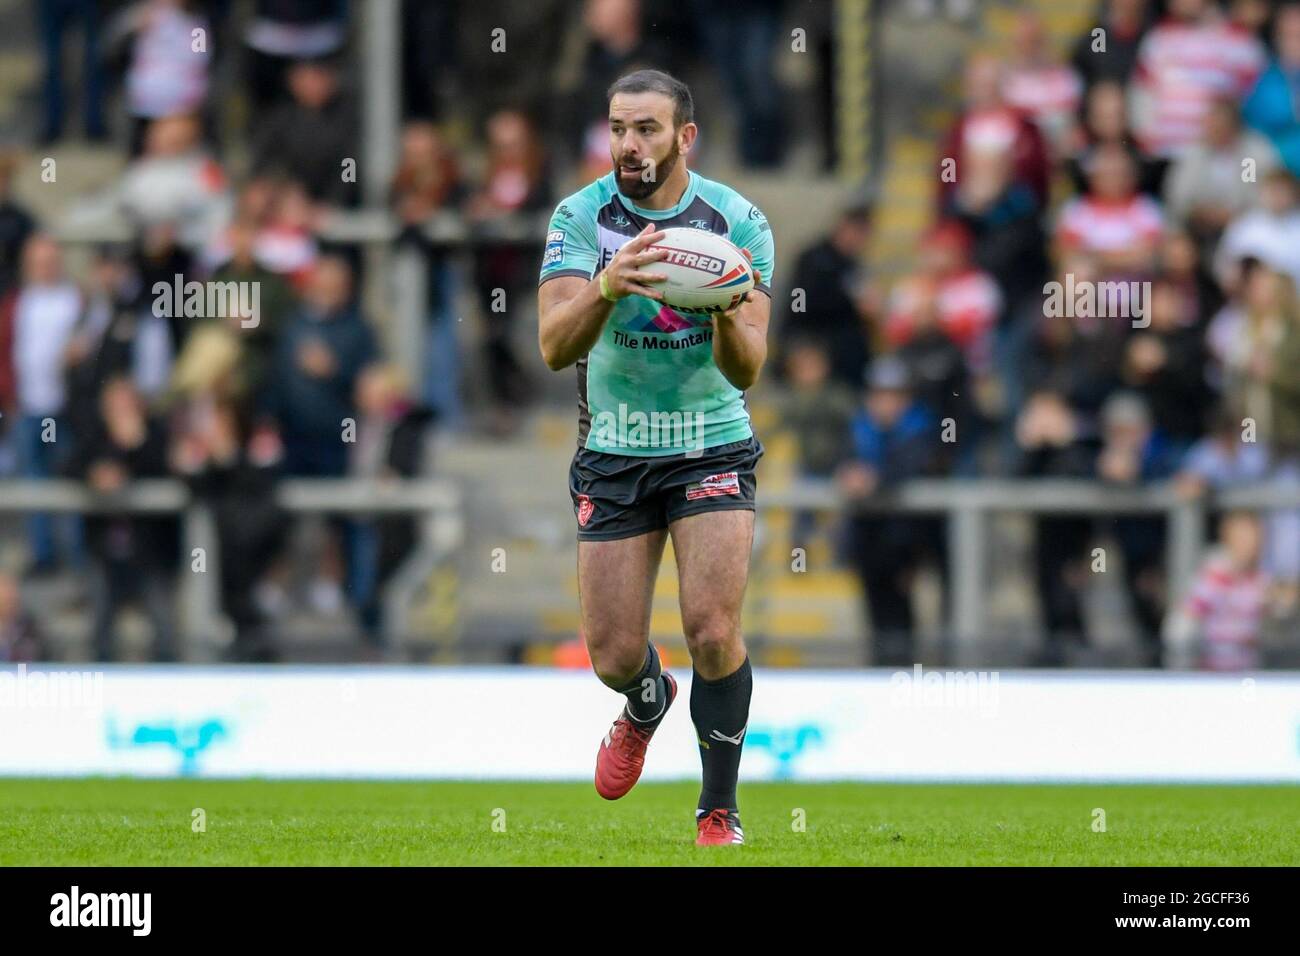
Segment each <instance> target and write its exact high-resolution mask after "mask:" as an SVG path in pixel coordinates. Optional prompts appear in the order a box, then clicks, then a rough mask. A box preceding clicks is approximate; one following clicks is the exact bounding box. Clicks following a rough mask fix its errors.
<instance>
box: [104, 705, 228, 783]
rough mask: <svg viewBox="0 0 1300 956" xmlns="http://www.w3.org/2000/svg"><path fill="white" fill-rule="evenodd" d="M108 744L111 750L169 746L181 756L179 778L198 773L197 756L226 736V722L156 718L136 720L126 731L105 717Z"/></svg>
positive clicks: (217, 719)
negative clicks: (120, 729)
mask: <svg viewBox="0 0 1300 956" xmlns="http://www.w3.org/2000/svg"><path fill="white" fill-rule="evenodd" d="M106 730H107V733H108V746H109V747H110V748H111V749H113V750H129V749H130V748H132V747H152V746H158V745H161V746H164V747H171V748H172V749H173V750H175V751H176V752H177V753H178V754H179V755H180V758H181V765H180V768H179V771H180V774H181V776H183V777H189V776H193V775H194V774H195V773H197V772H198V769H199V768H198V760H199V755H200V754H201V753H203V751H205V750H207V749H208V748H209V747H211V746H212V745H213V744H214V743H216V742H217V741H218V740H224V739H227V738H229V737H230V733H231V728H230V725H229V724H228V723H227V722H226V721H224V720H222V719H221V718H219V717H209V718H208V719H207V720H200V721H195V722H192V723H181V722H180V721H177V720H159V721H154V722H152V723H139V724H136V725H135V727H134V728H132V729H131V730H130V731H128V732H125V733H121V732H119V730H118V726H117V721H116V720H114V719H113V718H112V717H110V718H108V724H107V727H106Z"/></svg>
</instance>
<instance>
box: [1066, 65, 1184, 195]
mask: <svg viewBox="0 0 1300 956" xmlns="http://www.w3.org/2000/svg"><path fill="white" fill-rule="evenodd" d="M1083 109H1084V115H1083V122H1082V124H1081V125H1080V126H1079V128H1078V129H1079V140H1078V143H1077V144H1076V147H1075V152H1074V155H1073V156H1072V157H1071V158H1070V160H1069V162H1068V163H1067V164H1066V165H1067V169H1068V170H1069V173H1070V179H1071V181H1072V183H1073V185H1074V189H1075V191H1076V192H1080V193H1084V192H1087V191H1088V173H1087V171H1088V170H1089V169H1090V168H1091V166H1092V159H1093V156H1094V155H1095V154H1096V152H1097V151H1098V150H1100V149H1104V148H1105V147H1107V146H1119V147H1122V148H1123V150H1124V151H1125V152H1126V153H1128V156H1129V159H1130V160H1132V162H1133V167H1134V169H1136V170H1137V188H1138V192H1141V193H1145V194H1147V195H1148V196H1151V197H1152V198H1153V199H1158V198H1160V192H1161V189H1162V184H1163V182H1164V177H1165V170H1166V167H1167V166H1168V165H1169V164H1168V161H1167V160H1164V159H1159V158H1156V157H1152V156H1147V155H1146V154H1144V153H1143V152H1142V151H1141V150H1140V149H1139V148H1138V144H1137V137H1136V136H1135V135H1134V134H1133V131H1132V130H1131V129H1130V128H1129V123H1128V97H1127V94H1126V93H1125V92H1124V87H1123V86H1121V85H1120V84H1119V83H1114V82H1110V81H1103V82H1101V83H1098V84H1096V85H1095V86H1093V87H1091V88H1090V89H1089V90H1088V96H1087V99H1086V100H1085V101H1084V107H1083Z"/></svg>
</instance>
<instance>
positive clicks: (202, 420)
mask: <svg viewBox="0 0 1300 956" xmlns="http://www.w3.org/2000/svg"><path fill="white" fill-rule="evenodd" d="M179 417H180V421H181V422H182V425H181V427H180V429H179V432H178V435H177V439H176V441H175V443H174V445H173V448H172V453H171V460H172V467H173V469H174V470H175V472H176V473H177V474H179V475H181V476H182V477H184V478H185V479H186V480H187V481H188V483H189V485H190V487H191V489H192V490H193V492H194V495H195V496H196V497H197V498H198V499H199V500H201V501H202V502H204V503H205V504H206V505H207V506H208V507H209V508H210V509H211V510H212V516H213V520H214V522H215V524H216V531H217V545H218V547H219V548H220V549H221V583H220V588H221V609H222V611H223V612H224V613H225V615H226V616H227V617H228V618H230V621H231V623H232V624H233V625H234V628H235V639H234V642H233V644H232V645H231V647H230V650H229V652H228V655H227V656H228V658H229V659H230V660H232V661H249V662H260V663H264V662H269V661H274V660H276V659H277V658H278V653H277V651H276V649H275V645H274V641H273V638H272V635H271V633H270V631H269V630H268V629H267V627H266V618H265V615H264V613H263V611H262V609H261V607H260V606H259V602H258V600H257V594H258V593H259V591H258V585H259V583H260V582H261V581H262V580H263V579H264V578H265V577H266V575H267V572H268V571H269V569H270V568H271V566H272V564H273V563H274V562H275V560H276V558H277V557H278V556H279V554H280V552H281V549H282V548H283V547H284V542H285V538H286V535H287V531H288V519H287V517H286V515H285V514H284V512H283V511H282V510H281V509H280V507H279V505H278V504H277V503H276V499H275V483H276V480H277V478H278V477H279V474H280V466H281V464H282V461H283V447H282V445H281V443H280V439H279V436H278V435H276V433H275V431H274V429H272V428H270V427H269V426H268V425H266V424H262V425H253V424H252V421H251V419H250V418H249V417H248V416H247V415H246V414H245V412H244V410H242V409H241V408H240V407H239V406H237V405H236V404H234V403H232V402H229V401H225V400H221V399H217V400H211V399H210V398H209V399H206V400H200V401H196V402H194V403H193V404H192V405H190V406H189V407H188V408H187V409H185V411H184V413H183V414H182V415H181V416H179Z"/></svg>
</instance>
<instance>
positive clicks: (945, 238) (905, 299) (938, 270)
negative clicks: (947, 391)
mask: <svg viewBox="0 0 1300 956" xmlns="http://www.w3.org/2000/svg"><path fill="white" fill-rule="evenodd" d="M931 296H934V298H935V299H936V301H937V303H938V310H939V326H940V328H941V329H942V330H943V332H944V334H945V335H947V336H948V337H949V338H950V339H952V340H953V342H955V343H956V344H957V345H958V346H960V347H961V349H962V352H963V354H964V355H965V356H966V364H967V366H968V368H969V369H970V372H971V375H972V377H973V378H975V379H976V380H977V386H976V387H977V388H978V387H980V386H979V385H978V380H979V379H981V378H987V377H989V376H990V375H991V373H992V362H993V334H994V329H995V328H996V326H997V323H998V319H999V317H1000V316H1001V314H1002V309H1003V301H1002V293H1001V292H1000V291H999V290H998V285H997V283H996V282H994V281H993V277H992V276H990V275H989V274H988V273H987V272H984V271H983V270H982V269H980V268H978V267H977V266H976V265H975V264H974V263H973V262H972V261H971V237H970V233H969V232H967V231H966V228H965V227H964V226H963V225H961V223H959V222H953V221H947V222H941V223H939V224H938V225H936V226H935V227H934V228H933V229H931V230H930V232H929V233H927V234H926V236H925V238H924V239H923V241H922V250H921V263H920V270H919V271H918V272H917V273H916V274H915V275H912V276H908V277H906V278H905V279H903V280H902V281H900V282H899V283H898V285H897V286H895V288H894V291H893V294H892V295H891V296H890V300H889V309H888V313H887V314H886V316H885V326H884V338H885V341H886V342H888V343H889V345H890V346H892V347H895V348H897V347H899V346H902V345H905V344H906V343H907V342H908V341H910V340H911V338H912V336H913V335H914V334H915V331H916V325H917V313H918V311H919V310H920V309H921V307H922V306H924V305H925V303H927V302H928V301H929V300H930V298H931Z"/></svg>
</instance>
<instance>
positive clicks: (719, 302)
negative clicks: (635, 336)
mask: <svg viewBox="0 0 1300 956" xmlns="http://www.w3.org/2000/svg"><path fill="white" fill-rule="evenodd" d="M663 233H664V236H663V238H662V239H660V240H659V241H658V242H656V243H655V244H654V245H653V246H651V247H650V248H651V249H663V250H666V251H667V252H668V255H667V257H666V258H664V259H661V260H659V261H658V262H652V263H649V264H648V265H645V266H643V267H642V268H643V269H645V270H646V271H647V272H661V273H663V274H664V275H666V276H667V277H668V278H667V279H666V280H665V281H663V282H658V283H655V288H657V289H659V290H660V291H662V292H663V294H664V302H666V303H667V304H668V305H670V306H671V307H672V308H673V309H674V310H675V311H677V312H686V313H696V314H707V313H709V312H722V311H726V310H728V309H732V308H735V307H736V306H737V305H739V304H740V300H741V299H742V298H743V297H744V295H745V293H746V292H749V291H750V290H751V289H753V288H754V267H753V265H751V264H750V261H749V259H747V258H746V257H745V254H744V253H743V252H741V251H740V249H738V248H737V247H736V246H735V245H734V244H733V243H731V242H729V241H728V240H726V239H724V238H722V236H719V235H717V234H716V233H712V232H706V231H705V230H703V229H688V228H685V227H676V228H672V229H665V230H663Z"/></svg>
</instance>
